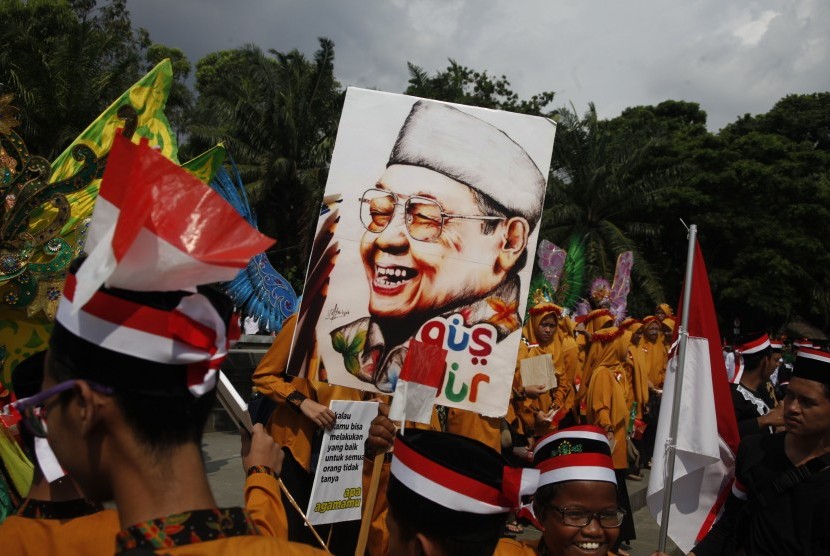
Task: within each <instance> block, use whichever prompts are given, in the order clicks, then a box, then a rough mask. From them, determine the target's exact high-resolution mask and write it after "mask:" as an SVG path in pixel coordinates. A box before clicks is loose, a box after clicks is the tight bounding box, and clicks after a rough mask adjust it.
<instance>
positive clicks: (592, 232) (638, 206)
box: [540, 104, 671, 312]
mask: <svg viewBox="0 0 830 556" xmlns="http://www.w3.org/2000/svg"><path fill="white" fill-rule="evenodd" d="M557 119H558V125H557V131H556V141H555V142H554V147H553V161H552V166H551V174H550V179H549V181H548V196H547V198H546V199H545V211H544V214H543V218H542V225H541V230H540V234H541V237H545V238H547V239H549V240H550V241H553V242H554V243H556V244H558V245H560V246H563V247H566V246H567V245H568V244H570V242H571V239H572V238H576V239H577V240H579V241H581V242H582V245H583V248H584V249H583V251H584V257H585V268H586V277H587V278H588V279H589V280H590V279H591V278H593V277H596V276H604V277H606V278H609V279H610V278H612V277H613V275H614V269H615V265H616V259H617V256H618V255H619V253H621V252H623V251H633V253H634V268H633V271H632V275H633V279H634V282H635V284H636V285H637V286H639V288H635V289H634V291H635V294H636V295H638V296H639V297H638V299H637V300H634V303H631V305H632V306H633V307H634V308H635V310H636V311H637V312H643V311H645V310H647V309H646V308H649V309H650V308H651V307H653V306H654V303H656V302H659V301H662V300H663V298H664V290H663V284H662V281H661V279H660V276H659V274H658V273H657V272H656V271H655V267H657V266H659V265H658V264H657V262H656V261H654V260H653V258H652V257H651V256H650V252H649V250H647V249H645V248H644V246H645V245H648V243H647V242H648V241H649V240H653V239H654V238H657V237H658V236H659V233H660V228H659V226H658V225H655V224H654V223H653V222H651V221H650V220H649V218H648V207H649V206H651V205H653V204H654V203H656V202H658V201H660V200H661V199H662V198H663V197H664V196H665V195H666V194H667V193H668V192H669V191H670V190H671V184H670V181H669V180H668V179H667V178H666V176H665V175H664V174H666V172H663V173H658V172H655V173H644V172H643V171H642V170H640V169H641V168H642V167H643V158H644V157H645V156H646V153H647V150H646V149H645V148H643V147H642V146H636V145H634V146H631V145H625V143H624V142H621V141H616V140H615V137H614V135H613V134H612V133H611V132H610V126H609V125H608V122H604V121H602V120H600V119H599V118H598V117H597V113H596V108H595V107H594V105H593V104H589V107H588V110H587V111H586V112H585V114H584V115H583V116H581V117H580V116H579V115H578V114H577V113H576V111H575V110H574V109H573V108H571V109H568V108H562V109H560V110H559V112H558V116H557ZM638 289H639V293H638V292H637V290H638Z"/></svg>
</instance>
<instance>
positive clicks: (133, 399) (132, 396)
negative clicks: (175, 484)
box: [50, 338, 216, 454]
mask: <svg viewBox="0 0 830 556" xmlns="http://www.w3.org/2000/svg"><path fill="white" fill-rule="evenodd" d="M77 341H78V342H85V343H87V344H89V342H86V340H83V339H80V338H78V339H77ZM87 347H97V346H93V345H92V344H89V345H88V346H87ZM110 353H111V354H112V357H110V358H105V359H101V361H105V362H107V363H108V365H107V367H108V368H109V369H110V370H111V369H113V368H117V369H118V371H115V372H118V373H122V372H124V373H130V374H133V376H135V377H140V378H139V379H138V380H140V381H142V382H143V381H145V380H147V381H153V380H159V381H162V380H164V377H163V376H161V375H162V374H166V373H177V374H182V375H186V374H187V372H186V368H185V367H184V366H180V367H177V366H174V365H159V364H157V363H155V364H154V363H152V362H147V361H142V360H137V359H136V358H134V357H130V356H126V355H122V354H120V353H114V352H110ZM56 355H57V354H56ZM144 365H146V367H147V368H145V369H142V367H143V366H144ZM159 367H165V368H164V369H160V368H159ZM80 368H84V367H80ZM78 369H79V367H75V366H73V364H71V363H67V361H66V360H65V359H63V358H60V357H54V358H53V359H52V365H51V369H50V374H51V376H52V378H53V379H54V380H55V382H63V381H65V380H70V379H90V380H95V382H99V381H98V380H96V379H95V378H93V377H92V376H90V375H91V374H98V373H87V372H81V371H79V370H78ZM142 371H144V372H142ZM110 372H112V371H110ZM106 382H107V381H103V383H104V384H106ZM114 390H115V393H114V394H113V396H114V398H115V403H116V405H117V406H118V408H119V409H120V410H121V412H122V413H123V415H124V420H125V421H126V423H127V425H128V426H129V427H130V428H131V429H132V431H133V432H134V433H135V435H136V438H137V439H138V440H139V441H140V442H141V443H142V444H144V445H145V446H147V447H148V448H149V449H150V451H151V452H153V453H157V454H162V453H165V452H167V451H168V450H170V449H172V448H175V447H177V446H181V445H182V444H186V443H189V442H194V443H196V444H200V443H201V440H202V431H203V430H204V427H205V423H206V422H207V419H208V416H209V415H210V412H211V410H212V409H213V406H214V404H215V402H216V391H215V389H214V390H211V391H210V392H207V393H206V394H204V395H203V396H200V397H198V398H195V397H193V396H192V395H191V394H190V393H188V392H186V391H182V390H181V389H179V388H173V389H172V390H171V391H170V392H168V393H164V392H157V393H156V392H152V391H139V392H136V391H133V390H130V389H129V387H124V386H114ZM72 395H73V392H72V391H67V392H63V393H62V394H61V395H60V400H61V403H64V404H65V403H67V402H68V401H69V400H70V399H71V397H72Z"/></svg>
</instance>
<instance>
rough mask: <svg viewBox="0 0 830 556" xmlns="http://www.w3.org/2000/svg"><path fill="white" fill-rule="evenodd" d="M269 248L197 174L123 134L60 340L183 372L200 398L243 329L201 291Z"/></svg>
mask: <svg viewBox="0 0 830 556" xmlns="http://www.w3.org/2000/svg"><path fill="white" fill-rule="evenodd" d="M272 243H273V240H271V239H270V238H268V237H266V236H264V235H262V234H260V233H259V232H258V231H257V230H256V229H254V228H252V227H251V226H250V225H249V224H248V223H247V222H246V221H245V220H244V218H242V217H241V216H240V215H239V214H238V213H237V212H236V210H235V209H234V208H233V207H232V206H231V205H229V204H228V203H227V202H226V201H225V200H224V199H222V198H221V197H220V196H219V195H218V194H217V193H216V192H215V191H213V190H212V189H211V188H210V187H208V186H207V185H206V184H204V183H202V182H201V181H199V180H198V179H197V178H196V177H194V176H193V175H192V174H190V173H189V172H187V171H186V170H184V169H182V168H180V167H178V166H176V165H175V164H174V163H173V162H171V161H170V160H168V159H166V158H165V157H164V156H163V155H161V153H159V152H157V151H155V150H153V149H152V148H150V147H149V146H148V145H147V144H146V142H143V143H142V144H140V145H136V144H133V143H132V142H130V140H129V139H127V138H125V137H123V136H122V135H120V134H118V135H116V138H115V142H114V144H113V147H112V150H111V151H110V155H109V159H108V162H107V168H106V171H105V172H104V176H103V180H102V182H101V190H100V194H99V198H98V200H97V202H96V206H95V212H94V213H93V217H92V223H91V226H90V231H89V238H88V240H87V243H86V250H87V252H88V253H89V255H88V257H87V258H86V259H85V260H84V261H83V262H82V263H81V265H80V267H77V264H75V265H73V269H72V270H71V271H70V273H69V274H68V276H67V279H66V284H65V286H64V292H63V298H62V299H61V302H60V305H59V307H58V313H57V326H56V333H57V338H54V337H53V341H54V342H62V344H61V345H62V346H64V347H68V346H69V344H70V343H72V341H71V337H72V336H74V337H77V338H80V339H82V340H84V341H85V342H87V344H84V345H85V346H86V347H87V348H89V347H90V345H91V346H94V347H95V348H96V349H97V348H100V349H101V350H107V351H108V352H115V353H118V354H122V355H125V356H129V357H131V358H136V359H139V360H144V361H148V362H152V363H154V364H159V365H170V366H179V367H185V368H186V369H187V377H186V384H187V387H188V389H189V390H190V392H191V394H193V395H194V396H201V395H202V394H204V393H205V392H207V391H209V390H210V389H211V388H212V387H213V386H214V385H215V379H216V371H217V370H218V368H219V366H220V365H221V363H222V361H223V360H224V358H225V356H226V355H227V352H228V349H229V348H230V345H231V343H232V342H234V341H235V340H236V338H238V335H239V334H238V332H239V331H238V326H235V325H236V320H235V319H228V318H227V316H222V315H220V313H219V311H217V305H216V304H215V303H214V302H213V301H212V299H211V298H212V297H213V296H208V295H206V294H205V293H204V292H201V291H197V287H198V286H202V285H205V284H211V283H215V282H222V281H228V280H232V279H233V278H234V277H235V276H236V274H237V273H238V272H239V271H240V270H241V269H242V268H244V267H245V266H246V265H247V264H248V261H249V260H250V258H251V257H253V256H254V255H256V254H257V253H260V252H262V251H263V250H265V249H266V248H267V247H268V246H270V245H271V244H272ZM228 320H230V323H228ZM67 332H68V333H70V334H71V335H72V336H67V334H66V333H67ZM75 353H76V354H77V355H83V354H82V352H81V351H76V352H75ZM117 371H118V369H110V372H112V373H117Z"/></svg>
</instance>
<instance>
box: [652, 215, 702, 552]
mask: <svg viewBox="0 0 830 556" xmlns="http://www.w3.org/2000/svg"><path fill="white" fill-rule="evenodd" d="M696 241H697V226H696V225H695V224H692V225H691V226H689V250H688V253H687V255H686V280H685V282H684V287H683V308H682V313H681V314H682V315H683V316H682V318H681V319H680V328H679V330H678V335H677V337H678V340H679V341H680V343H679V345H678V348H677V370H676V371H675V377H674V398H673V399H672V408H671V425H670V426H669V436H668V438H666V473H665V477H664V485H663V513H662V514H661V515H660V536H659V537H658V542H657V550H658V552H665V551H666V538H667V537H668V534H669V513H670V512H671V495H672V487H673V486H674V460H675V455H676V452H677V439H676V438H675V437H676V436H677V427H678V425H679V423H680V395H681V394H682V391H683V371H684V370H685V367H686V342H687V340H688V339H689V332H688V330H689V301H690V298H691V296H692V274H693V271H694V261H695V244H696Z"/></svg>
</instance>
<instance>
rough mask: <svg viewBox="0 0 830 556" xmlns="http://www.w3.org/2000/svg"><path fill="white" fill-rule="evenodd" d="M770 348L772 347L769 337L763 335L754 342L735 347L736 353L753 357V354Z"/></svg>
mask: <svg viewBox="0 0 830 556" xmlns="http://www.w3.org/2000/svg"><path fill="white" fill-rule="evenodd" d="M768 347H770V341H769V336H768V335H767V334H762V335H761V336H760V337H759V338H757V339H755V340H752V341H751V342H747V343H745V344H741V345H739V346H735V351H737V352H738V353H740V354H741V355H752V354H753V353H758V352H759V351H764V350H765V349H767V348H768Z"/></svg>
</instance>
